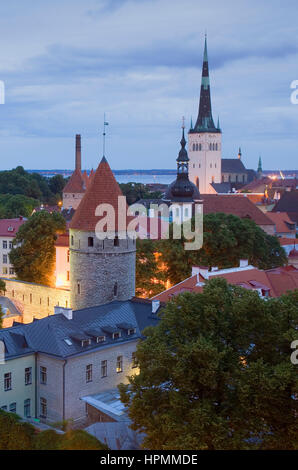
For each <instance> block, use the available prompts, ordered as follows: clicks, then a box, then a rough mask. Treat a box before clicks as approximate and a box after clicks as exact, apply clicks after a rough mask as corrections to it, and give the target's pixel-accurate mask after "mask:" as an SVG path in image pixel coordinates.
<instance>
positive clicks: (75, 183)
mask: <svg viewBox="0 0 298 470" xmlns="http://www.w3.org/2000/svg"><path fill="white" fill-rule="evenodd" d="M86 187H87V185H86V182H85V180H84V177H83V175H82V172H81V170H77V169H76V170H75V171H74V172H73V174H72V175H71V177H70V179H69V181H68V183H67V184H66V186H65V187H64V189H63V192H64V193H84V192H85V191H86Z"/></svg>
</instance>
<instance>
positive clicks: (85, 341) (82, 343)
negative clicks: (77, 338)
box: [81, 339, 91, 348]
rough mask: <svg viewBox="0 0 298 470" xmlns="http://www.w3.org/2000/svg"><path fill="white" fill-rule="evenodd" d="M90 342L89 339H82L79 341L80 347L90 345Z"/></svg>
mask: <svg viewBox="0 0 298 470" xmlns="http://www.w3.org/2000/svg"><path fill="white" fill-rule="evenodd" d="M90 344H91V339H82V341H81V346H82V348H84V347H86V346H90Z"/></svg>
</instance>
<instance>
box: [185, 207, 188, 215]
mask: <svg viewBox="0 0 298 470" xmlns="http://www.w3.org/2000/svg"><path fill="white" fill-rule="evenodd" d="M184 216H185V217H188V208H187V207H186V208H185V209H184Z"/></svg>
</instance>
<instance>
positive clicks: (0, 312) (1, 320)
mask: <svg viewBox="0 0 298 470" xmlns="http://www.w3.org/2000/svg"><path fill="white" fill-rule="evenodd" d="M3 315H4V314H3V310H2V306H1V305H0V329H1V328H2V325H3Z"/></svg>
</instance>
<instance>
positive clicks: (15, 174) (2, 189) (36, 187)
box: [0, 166, 67, 218]
mask: <svg viewBox="0 0 298 470" xmlns="http://www.w3.org/2000/svg"><path fill="white" fill-rule="evenodd" d="M66 181H67V180H66V179H64V178H63V176H62V175H55V176H53V177H52V178H46V177H44V176H42V175H40V174H39V173H28V172H27V171H25V170H24V168H23V167H22V166H18V167H17V168H14V169H13V170H8V171H0V195H2V198H3V195H5V196H6V197H7V195H19V196H23V197H24V196H26V198H28V199H26V198H24V201H25V202H24V205H25V206H26V207H27V206H28V204H29V205H30V206H31V205H32V204H33V201H32V202H31V203H30V199H31V200H34V201H35V203H34V207H36V206H37V205H38V204H39V202H42V203H44V204H50V205H52V204H56V203H57V202H58V200H60V199H61V196H62V189H63V187H64V186H65V184H66ZM2 198H1V199H0V204H1V206H2V204H3V203H4V202H5V199H4V200H3V199H2ZM21 200H22V198H19V199H11V202H10V206H9V210H10V211H12V212H13V215H10V212H8V215H7V216H6V215H3V213H2V212H1V210H2V207H1V209H0V216H1V217H2V218H3V217H8V218H11V217H17V216H18V215H23V216H24V217H28V216H29V215H30V214H31V212H32V210H31V212H30V213H28V211H27V212H26V213H21V211H20V209H19V206H21V209H23V206H22V205H21V202H20V201H21ZM7 211H8V209H7ZM17 212H19V213H17ZM4 214H5V212H4Z"/></svg>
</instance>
